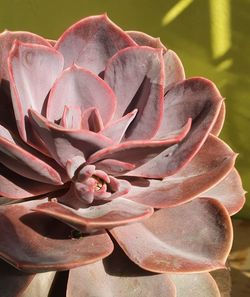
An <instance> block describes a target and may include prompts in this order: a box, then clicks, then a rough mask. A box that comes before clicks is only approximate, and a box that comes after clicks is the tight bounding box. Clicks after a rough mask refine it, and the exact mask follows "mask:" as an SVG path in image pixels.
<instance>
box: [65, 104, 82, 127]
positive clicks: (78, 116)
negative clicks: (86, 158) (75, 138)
mask: <svg viewBox="0 0 250 297" xmlns="http://www.w3.org/2000/svg"><path fill="white" fill-rule="evenodd" d="M81 120H82V111H81V109H80V107H79V106H76V107H72V106H67V105H64V111H63V114H62V118H61V121H60V125H61V126H63V127H64V128H67V129H81Z"/></svg>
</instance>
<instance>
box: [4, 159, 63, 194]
mask: <svg viewBox="0 0 250 297" xmlns="http://www.w3.org/2000/svg"><path fill="white" fill-rule="evenodd" d="M58 189H60V187H58V186H55V185H51V184H45V183H40V182H37V181H34V180H30V179H28V178H25V177H23V176H21V175H20V174H16V173H15V172H13V171H11V170H9V169H8V168H7V167H5V166H3V165H2V164H0V196H4V197H8V198H11V199H23V198H28V197H34V196H38V195H42V194H46V193H49V192H53V191H56V190H58Z"/></svg>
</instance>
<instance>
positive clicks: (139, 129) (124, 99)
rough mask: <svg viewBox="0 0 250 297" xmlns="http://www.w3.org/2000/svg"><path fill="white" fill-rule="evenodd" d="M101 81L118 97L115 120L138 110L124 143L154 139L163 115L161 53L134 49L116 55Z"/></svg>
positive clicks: (147, 48)
mask: <svg viewBox="0 0 250 297" xmlns="http://www.w3.org/2000/svg"><path fill="white" fill-rule="evenodd" d="M104 80H105V81H106V82H107V83H108V84H109V85H110V86H111V88H112V89H113V90H114V92H115V94H116V96H117V107H116V111H115V114H114V120H116V119H119V118H120V117H122V116H124V115H126V114H127V113H129V112H131V111H133V110H134V109H136V108H137V109H138V112H137V115H136V118H135V119H134V121H133V122H132V123H131V124H130V126H129V129H128V130H127V131H126V133H125V137H124V139H126V140H132V139H133V140H134V139H150V138H151V137H153V136H154V134H155V133H156V131H157V129H158V128H159V125H160V122H161V119H162V112H163V83H164V65H163V58H162V50H161V49H153V48H150V47H143V46H141V47H140V46H136V47H129V48H126V49H123V50H121V51H119V52H118V53H117V54H116V55H114V56H113V57H112V58H111V59H110V60H109V61H108V64H107V67H106V69H105V74H104Z"/></svg>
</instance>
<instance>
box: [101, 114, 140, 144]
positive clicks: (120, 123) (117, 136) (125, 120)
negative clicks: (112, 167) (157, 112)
mask: <svg viewBox="0 0 250 297" xmlns="http://www.w3.org/2000/svg"><path fill="white" fill-rule="evenodd" d="M137 111H138V110H137V109H135V110H133V111H131V112H129V113H127V114H126V115H125V116H123V117H122V118H120V119H118V120H116V121H112V122H111V123H110V124H109V125H107V126H106V127H105V128H104V129H103V130H102V131H101V133H102V134H103V135H105V136H106V137H108V138H110V139H112V140H113V142H114V143H120V142H121V140H122V138H123V136H124V134H125V132H126V130H127V129H128V127H129V125H130V123H131V122H132V121H133V120H134V118H135V116H136V114H137Z"/></svg>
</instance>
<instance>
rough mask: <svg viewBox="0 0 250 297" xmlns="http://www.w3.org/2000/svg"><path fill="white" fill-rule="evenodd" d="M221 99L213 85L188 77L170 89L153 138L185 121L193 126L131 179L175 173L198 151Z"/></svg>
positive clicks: (211, 124) (161, 135) (216, 112)
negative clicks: (149, 174) (189, 120)
mask: <svg viewBox="0 0 250 297" xmlns="http://www.w3.org/2000/svg"><path fill="white" fill-rule="evenodd" d="M221 104H222V98H221V95H220V93H219V91H218V90H217V88H216V87H215V85H214V84H213V83H212V82H211V81H209V80H206V79H204V78H191V79H187V80H184V81H183V82H180V83H178V84H177V85H175V86H174V87H173V88H172V89H170V90H169V91H168V92H167V94H166V96H165V100H164V115H163V121H162V123H161V126H160V129H159V130H158V132H157V134H156V136H155V139H159V138H162V137H163V136H165V137H166V136H167V135H169V133H172V131H176V130H177V129H179V128H180V127H182V126H183V125H184V124H185V123H186V121H187V119H188V118H192V126H191V129H190V132H189V133H188V135H187V137H185V138H184V139H183V141H182V142H181V143H180V144H178V145H176V146H175V147H170V148H169V149H166V150H165V151H163V152H162V153H161V154H159V155H158V156H157V157H156V158H154V159H152V160H151V161H150V162H148V163H147V164H145V165H143V166H141V167H139V168H136V169H135V170H133V171H132V174H133V175H134V176H144V174H145V173H147V172H151V174H152V176H154V174H158V175H159V176H161V177H165V176H169V175H172V174H175V173H176V172H177V171H178V170H180V169H181V168H182V167H183V166H184V165H185V164H187V163H188V162H189V161H190V160H191V159H192V158H193V157H194V156H195V154H196V153H197V152H198V150H199V149H200V148H201V146H202V145H203V143H204V142H205V140H206V138H207V136H208V134H209V132H210V130H211V129H212V127H213V125H214V123H215V121H216V118H217V116H218V113H219V111H220V107H221Z"/></svg>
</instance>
